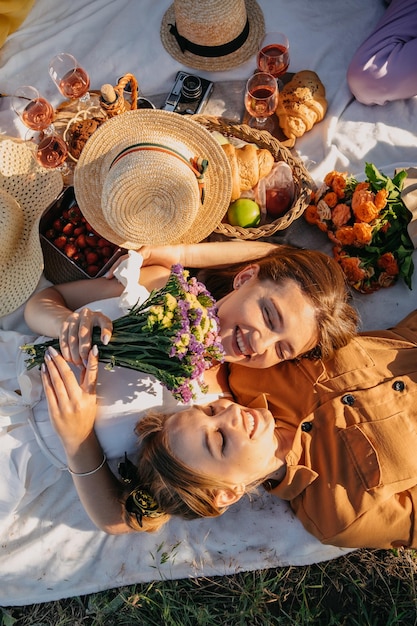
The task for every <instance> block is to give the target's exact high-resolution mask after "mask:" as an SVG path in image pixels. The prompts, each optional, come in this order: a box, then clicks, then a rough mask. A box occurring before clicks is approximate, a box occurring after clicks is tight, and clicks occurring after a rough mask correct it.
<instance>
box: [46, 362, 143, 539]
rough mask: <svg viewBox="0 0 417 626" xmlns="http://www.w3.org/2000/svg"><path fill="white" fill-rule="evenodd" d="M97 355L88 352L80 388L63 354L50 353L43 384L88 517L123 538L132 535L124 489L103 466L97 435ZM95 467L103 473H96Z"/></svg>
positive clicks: (104, 465)
mask: <svg viewBox="0 0 417 626" xmlns="http://www.w3.org/2000/svg"><path fill="white" fill-rule="evenodd" d="M95 352H96V350H93V351H91V352H90V354H89V357H88V364H87V368H86V369H85V370H84V371H83V373H82V375H81V382H80V384H78V382H77V380H76V377H75V376H74V374H73V372H72V371H71V369H70V368H69V367H68V365H67V363H66V362H65V360H64V359H63V358H62V357H61V356H60V355H58V354H57V353H56V352H55V353H54V352H52V353H48V354H47V356H46V359H45V367H44V368H42V382H43V386H44V390H45V394H46V399H47V402H48V408H49V414H50V417H51V421H52V423H53V425H54V428H55V430H56V431H57V433H58V435H59V437H60V439H61V441H62V444H63V446H64V449H65V453H66V456H67V463H68V467H69V468H70V469H71V470H72V478H73V481H74V485H75V488H76V490H77V492H78V496H79V498H80V500H81V502H82V504H83V506H84V508H85V510H86V512H87V514H88V515H89V517H90V519H91V520H92V521H93V522H94V524H95V525H96V526H97V527H98V528H100V529H101V530H103V531H105V532H107V533H109V534H122V533H128V532H133V531H132V529H131V528H130V527H129V526H128V525H127V524H126V523H125V521H124V519H123V506H122V504H121V502H120V496H121V495H122V485H121V483H120V482H119V481H118V480H117V479H116V477H115V476H114V475H113V473H112V472H111V471H110V469H109V467H108V465H107V463H105V462H104V463H103V464H102V461H103V458H104V457H103V450H102V449H101V446H100V444H99V442H98V440H97V437H96V434H95V432H94V421H95V416H96V382H97V370H98V359H97V355H96V354H95ZM96 468H100V469H98V470H97V471H93V470H95V469H96ZM90 472H91V473H90ZM86 473H87V475H85V474H86ZM77 474H84V475H77Z"/></svg>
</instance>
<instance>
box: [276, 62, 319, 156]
mask: <svg viewBox="0 0 417 626" xmlns="http://www.w3.org/2000/svg"><path fill="white" fill-rule="evenodd" d="M326 111H327V100H326V90H325V88H324V85H323V83H322V82H321V80H320V78H319V77H318V76H317V74H316V73H315V72H312V71H310V70H303V71H301V72H297V73H296V74H294V76H293V78H292V79H291V80H290V82H288V83H287V84H286V85H285V86H284V88H283V90H282V91H281V93H280V96H279V102H278V107H277V110H276V114H277V115H278V119H279V125H280V127H281V130H282V132H283V133H284V135H285V136H286V137H288V140H287V141H284V142H283V144H284V145H285V146H287V147H290V148H292V147H293V146H294V144H295V141H296V139H297V138H298V137H302V135H304V133H306V132H307V131H309V130H311V129H312V128H313V126H314V124H317V122H320V121H321V120H322V119H323V117H324V116H325V114H326Z"/></svg>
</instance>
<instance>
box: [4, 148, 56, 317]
mask: <svg viewBox="0 0 417 626" xmlns="http://www.w3.org/2000/svg"><path fill="white" fill-rule="evenodd" d="M62 187H63V180H62V175H61V174H60V173H59V172H58V171H55V170H47V169H45V168H43V167H40V166H39V165H38V164H37V163H36V161H35V158H34V153H33V148H32V147H30V146H29V145H28V144H26V143H24V142H22V141H20V140H16V139H13V138H11V137H6V136H2V137H0V267H1V278H0V316H3V315H8V314H9V313H12V312H13V311H15V310H16V309H18V308H19V306H20V305H22V304H23V303H24V302H25V301H26V300H27V299H28V298H29V296H31V295H32V293H33V292H34V290H35V288H36V286H37V284H38V282H39V280H40V277H41V274H42V271H43V256H42V248H41V244H40V239H39V220H40V217H41V215H42V213H43V212H44V210H45V209H47V208H48V206H49V205H50V204H51V203H52V202H53V201H54V200H55V199H56V198H57V196H58V195H59V193H60V192H61V190H62Z"/></svg>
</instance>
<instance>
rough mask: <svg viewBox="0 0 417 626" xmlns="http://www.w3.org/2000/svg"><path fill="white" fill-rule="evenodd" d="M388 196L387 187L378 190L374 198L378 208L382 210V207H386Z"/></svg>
mask: <svg viewBox="0 0 417 626" xmlns="http://www.w3.org/2000/svg"><path fill="white" fill-rule="evenodd" d="M387 198H388V191H387V190H386V189H380V190H379V191H377V192H376V195H375V200H374V202H375V206H376V208H377V209H379V210H380V211H381V210H382V209H385V207H386V206H387Z"/></svg>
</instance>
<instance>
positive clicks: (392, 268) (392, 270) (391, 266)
mask: <svg viewBox="0 0 417 626" xmlns="http://www.w3.org/2000/svg"><path fill="white" fill-rule="evenodd" d="M378 267H380V268H381V269H383V270H385V272H386V273H387V274H388V275H389V276H397V275H398V274H399V272H400V270H399V267H398V263H397V261H396V259H395V257H394V255H393V254H392V252H385V254H383V255H382V256H380V257H379V259H378Z"/></svg>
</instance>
